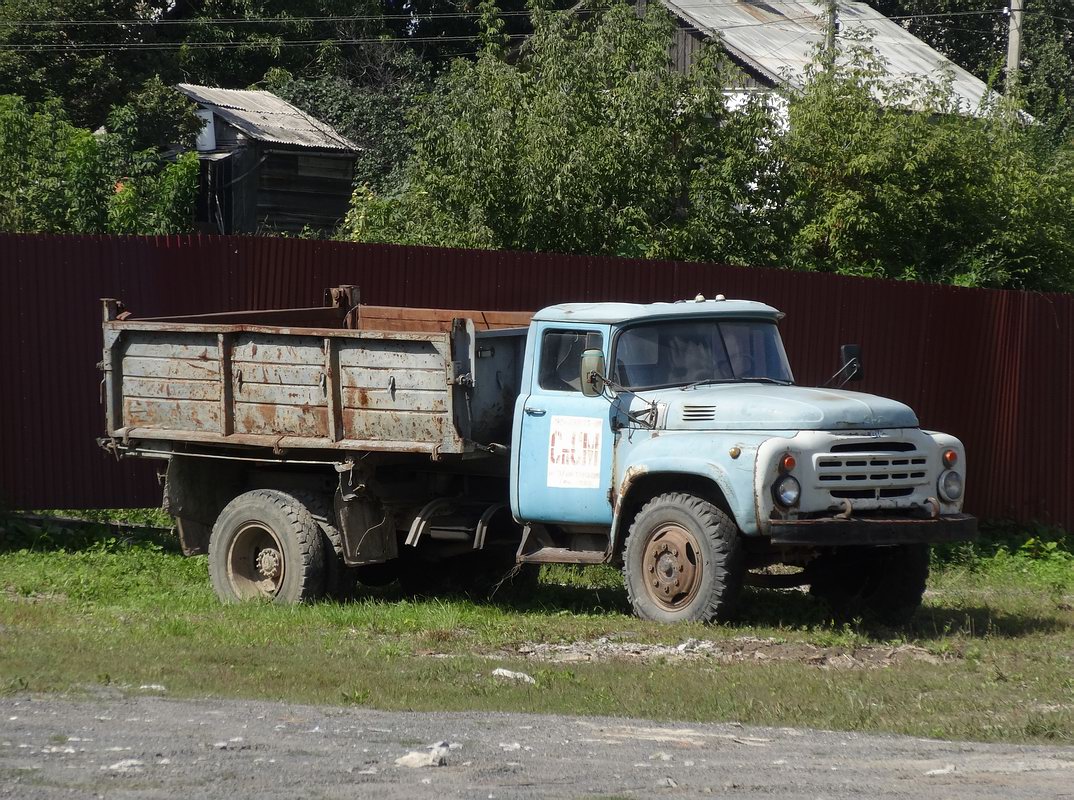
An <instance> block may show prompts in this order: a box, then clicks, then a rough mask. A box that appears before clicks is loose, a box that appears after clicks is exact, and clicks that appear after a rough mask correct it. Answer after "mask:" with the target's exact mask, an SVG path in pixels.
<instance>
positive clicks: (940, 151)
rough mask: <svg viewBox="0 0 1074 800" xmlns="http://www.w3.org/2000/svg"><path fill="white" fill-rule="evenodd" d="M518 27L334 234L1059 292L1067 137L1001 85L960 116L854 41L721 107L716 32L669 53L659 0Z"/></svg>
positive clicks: (455, 81)
mask: <svg viewBox="0 0 1074 800" xmlns="http://www.w3.org/2000/svg"><path fill="white" fill-rule="evenodd" d="M534 27H535V34H534V36H533V38H532V39H531V40H530V41H529V42H528V43H527V45H526V46H525V48H523V50H522V52H521V53H520V54H519V56H518V58H517V59H513V60H505V59H504V58H503V57H502V53H503V47H502V41H498V40H497V38H496V36H495V35H494V34H495V31H496V28H495V27H494V26H490V35H489V36H488V41H489V42H490V46H489V47H488V48H486V49H485V50H484V51H483V52H482V53H481V54H480V55H479V57H478V59H477V60H476V62H469V61H464V60H457V61H455V62H454V63H453V65H452V67H451V69H450V71H449V72H448V73H447V74H446V75H445V76H443V77H442V79H441V80H440V81H439V82H438V85H437V88H436V90H435V91H434V92H433V93H432V95H431V97H430V98H429V99H428V101H427V102H426V103H425V104H424V105H423V107H422V109H421V110H420V112H419V113H418V114H417V115H416V116H415V118H414V121H413V128H412V133H413V137H414V142H415V146H414V151H413V154H412V155H411V157H410V159H409V160H408V162H407V164H406V167H405V168H404V169H403V170H402V171H401V173H400V175H399V181H398V183H397V184H396V185H395V186H394V187H392V188H391V189H389V190H388V191H380V192H378V191H375V190H373V189H370V188H369V187H361V188H359V190H358V191H356V193H355V195H354V199H353V203H352V208H351V212H350V214H349V215H348V217H347V219H346V221H345V224H344V226H343V228H342V231H341V233H342V235H344V236H345V237H347V238H353V239H357V240H361V241H390V242H399V243H413V244H432V245H442V246H457V247H483V248H505V249H522V250H541V251H561V252H574V253H604V254H616V255H625V256H651V257H663V258H677V259H695V260H709V261H729V262H733V263H742V264H751V265H773V266H783V267H792V268H796V269H803V270H817V271H829V272H838V273H841V274H849V275H865V276H874V277H888V278H897V279H913V280H924V281H937V282H949V283H958V284H962V285H971V286H1002V287H1016V288H1029V289H1046V290H1069V289H1071V288H1074V280H1072V276H1074V172H1072V171H1071V159H1070V153H1069V152H1068V151H1064V150H1063V149H1062V148H1058V149H1057V148H1056V147H1055V146H1048V147H1041V146H1040V141H1039V135H1038V130H1037V129H1038V126H1036V125H1033V124H1026V123H1025V122H1024V121H1023V118H1022V117H1020V116H1019V114H1018V112H1017V108H1016V104H1015V103H1014V102H1013V101H1012V102H1002V103H997V104H996V106H995V107H994V108H990V109H983V110H982V112H981V116H979V117H965V116H960V115H958V114H957V113H954V112H955V104H954V101H953V99H952V95H951V93H950V91H949V86H948V84H947V82H945V81H941V82H939V83H928V82H921V81H916V82H913V83H902V84H892V83H891V81H890V80H889V78H888V75H887V72H886V70H885V69H884V65H883V64H882V63H881V62H880V61H879V58H878V56H876V54H875V51H873V50H872V49H871V48H870V47H869V46H868V43H867V42H863V43H858V44H856V45H852V46H847V45H844V48H843V55H842V56H841V57H840V59H839V60H838V63H837V64H836V65H830V66H829V65H825V64H824V63H823V60H822V59H820V58H818V59H817V66H816V67H815V68H814V69H813V71H812V74H811V75H810V76H809V78H808V80H807V83H806V86H805V87H804V89H803V90H801V91H799V92H787V93H784V94H783V95H782V96H778V95H774V94H771V93H767V94H764V93H754V94H752V95H750V96H748V97H747V99H745V100H741V98H740V99H739V104H740V105H741V108H739V109H737V110H734V111H732V110H729V103H728V100H727V96H726V95H725V93H724V91H723V88H722V87H723V85H724V74H723V69H722V66H721V63H720V60H719V57H718V55H717V53H718V49H717V48H715V47H710V48H706V49H703V51H702V54H701V56H700V58H699V59H698V61H697V63H696V64H695V66H694V68H693V70H692V71H691V72H690V73H689V74H688V75H682V74H677V73H674V72H672V71H671V70H669V68H668V66H669V65H668V48H669V45H670V42H671V33H672V30H673V28H672V22H671V21H670V19H669V18H668V16H667V15H666V14H664V13H663V12H662V11H661V10H659V9H656V8H651V9H649V11H648V12H647V14H646V16H645V18H644V19H639V18H638V17H637V16H636V15H635V14H634V12H633V11H632V10H631V9H630V8H629V7H627V6H625V5H616V4H613V5H610V6H609V7H608V8H607V10H606V11H605V12H604V13H598V14H596V15H594V16H590V17H580V16H577V15H574V16H571V15H561V14H550V13H545V12H539V13H536V14H535V16H534ZM881 100H882V101H883V102H881Z"/></svg>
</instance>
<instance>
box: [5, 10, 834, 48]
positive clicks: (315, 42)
mask: <svg viewBox="0 0 1074 800" xmlns="http://www.w3.org/2000/svg"><path fill="white" fill-rule="evenodd" d="M812 19H815V17H814V16H812V15H810V16H802V17H780V18H779V19H774V20H765V21H760V22H750V23H743V24H741V25H727V26H724V27H723V28H721V30H724V31H726V30H733V29H740V28H757V27H763V26H770V25H781V24H786V23H791V22H802V21H805V20H812ZM525 37H526V34H514V35H513V36H511V37H510V38H525ZM477 38H479V37H478V36H426V37H421V36H409V37H390V36H382V37H376V38H336V39H305V40H275V41H242V42H235V41H229V42H123V43H111V44H105V43H97V42H47V43H25V42H23V43H18V44H0V51H14V52H63V51H79V52H81V51H123V50H178V49H182V48H184V47H186V48H193V49H209V48H214V47H216V48H227V49H232V48H239V47H270V48H275V47H299V46H301V47H309V46H322V45H326V44H381V43H384V44H387V43H391V42H404V43H408V44H414V43H434V42H436V43H445V42H453V41H473V40H475V39H477Z"/></svg>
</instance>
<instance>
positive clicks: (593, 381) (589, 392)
mask: <svg viewBox="0 0 1074 800" xmlns="http://www.w3.org/2000/svg"><path fill="white" fill-rule="evenodd" d="M604 369H605V364H604V351H603V350H597V349H596V348H594V349H591V350H584V351H582V371H581V374H582V394H584V395H585V396H586V397H597V396H599V395H601V394H603V393H604Z"/></svg>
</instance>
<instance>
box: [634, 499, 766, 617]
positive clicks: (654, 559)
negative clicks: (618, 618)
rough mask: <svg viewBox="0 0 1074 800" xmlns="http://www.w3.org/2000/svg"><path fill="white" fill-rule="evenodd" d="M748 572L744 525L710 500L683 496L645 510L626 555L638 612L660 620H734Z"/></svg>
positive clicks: (637, 520)
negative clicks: (741, 527)
mask: <svg viewBox="0 0 1074 800" xmlns="http://www.w3.org/2000/svg"><path fill="white" fill-rule="evenodd" d="M744 569H745V568H744V561H743V558H742V545H741V542H740V541H739V531H738V526H737V525H735V523H734V522H733V521H732V519H731V518H730V517H729V516H728V515H727V514H725V513H724V512H723V511H721V510H720V509H719V508H717V507H716V506H715V505H713V504H712V503H710V502H708V501H707V500H702V499H701V498H700V497H695V496H693V495H689V494H682V493H678V492H671V493H668V494H662V495H659V496H657V497H654V498H653V499H652V500H650V501H649V502H648V503H646V504H645V505H644V506H643V507H642V509H641V511H640V512H638V515H637V516H636V517H635V518H634V524H633V525H631V526H630V534H629V535H628V536H627V540H626V546H625V549H624V553H623V577H624V578H625V582H626V587H627V595H628V596H629V597H630V602H631V604H632V605H633V606H634V612H635V613H636V614H637V615H638V616H639V617H641V618H642V619H651V620H655V621H657V622H713V621H717V620H720V621H722V620H726V619H728V618H729V617H730V616H731V614H732V613H733V612H734V609H735V605H736V603H737V601H738V596H739V593H740V590H741V588H742V578H743V573H744Z"/></svg>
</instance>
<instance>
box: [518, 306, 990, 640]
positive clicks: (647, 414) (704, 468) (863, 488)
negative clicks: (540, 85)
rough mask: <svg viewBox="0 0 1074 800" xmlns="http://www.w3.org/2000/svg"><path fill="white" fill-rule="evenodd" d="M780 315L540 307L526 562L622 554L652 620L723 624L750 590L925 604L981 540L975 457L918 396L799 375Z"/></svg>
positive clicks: (619, 560)
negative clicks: (964, 547) (946, 557)
mask: <svg viewBox="0 0 1074 800" xmlns="http://www.w3.org/2000/svg"><path fill="white" fill-rule="evenodd" d="M781 317H782V314H781V313H780V312H779V311H777V310H776V309H774V308H772V307H771V306H768V305H765V304H763V303H757V302H749V301H743V300H726V299H724V298H723V297H717V298H715V299H710V300H707V299H704V298H702V297H698V298H696V299H695V300H693V301H688V302H678V303H651V304H644V305H638V304H629V303H597V304H585V303H570V304H563V305H557V306H551V307H549V308H545V309H543V310H541V311H539V312H538V313H537V314H536V315H534V317H533V321H532V324H531V327H530V330H529V336H528V338H527V340H526V349H525V358H524V363H523V367H522V378H521V387H520V391H519V395H518V400H517V402H516V405H515V410H514V418H513V432H512V442H513V447H512V457H511V476H510V492H511V509H512V512H513V514H514V517H515V519H516V520H517V521H518V522H519V523H521V524H523V525H524V526H525V528H524V534H523V542H522V546H521V547H520V549H519V560H520V561H523V562H527V561H528V562H534V563H542V562H576V563H597V562H611V563H616V564H621V565H622V568H623V571H624V578H625V580H626V584H627V589H628V593H629V595H630V599H631V602H632V604H633V606H634V609H635V611H636V612H637V613H638V614H639V615H640V616H642V617H644V618H648V619H656V620H662V621H675V620H683V619H688V620H706V621H709V620H715V619H721V618H725V617H727V616H728V615H729V614H730V613H732V611H733V610H734V608H735V604H736V601H737V599H738V596H739V590H740V588H741V586H742V585H743V584H744V583H752V584H756V585H771V586H775V585H779V586H790V585H795V584H806V583H808V584H809V585H810V586H811V587H812V590H813V591H814V593H815V594H818V595H820V596H821V597H823V598H825V599H827V600H829V601H830V602H831V603H832V604H833V605H836V604H839V605H842V606H845V607H846V608H845V609H843V610H846V611H849V612H851V613H854V612H859V611H860V612H862V613H865V612H872V613H875V614H876V615H878V616H880V617H882V618H884V619H885V620H887V621H891V622H897V621H901V620H903V619H905V618H906V616H907V615H908V614H910V613H912V612H913V611H914V610H915V609H916V608H917V606H918V605H919V604H920V600H921V595H922V593H923V591H924V588H925V579H926V577H927V573H928V560H929V545H930V544H932V543H936V542H946V541H953V540H959V539H967V538H972V537H973V536H974V535H975V532H976V520H975V519H974V518H973V517H971V516H969V515H967V514H964V513H962V502H963V495H964V484H965V481H964V476H965V466H966V456H965V451H964V448H963V446H962V444H961V442H959V441H958V440H957V439H956V438H954V437H952V436H948V435H946V434H942V433H935V432H928V431H923V430H921V429H920V427H919V425H918V420H917V417H916V415H915V414H914V412H913V411H912V410H911V409H910V408H909V407H907V406H906V405H904V404H902V403H899V402H896V401H894V400H890V399H887V398H883V397H878V396H875V395H869V394H863V393H860V392H852V391H844V390H841V389H827V388H811V387H803V386H798V385H796V384H795V382H794V378H793V374H792V372H791V368H790V365H789V363H788V360H787V356H786V353H785V351H784V348H783V344H782V341H781V339H780V335H779V330H778V321H779V319H780V318H781ZM846 366H847V367H848V369H849V373H848V374H849V375H850V376H851V377H853V376H854V375H855V373H858V374H860V371H861V367H860V362H858V363H853V364H850V365H846ZM776 564H782V565H785V566H787V567H790V569H783V570H780V571H779V572H778V574H771V572H770V571H767V568H768V567H771V566H773V565H776Z"/></svg>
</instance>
